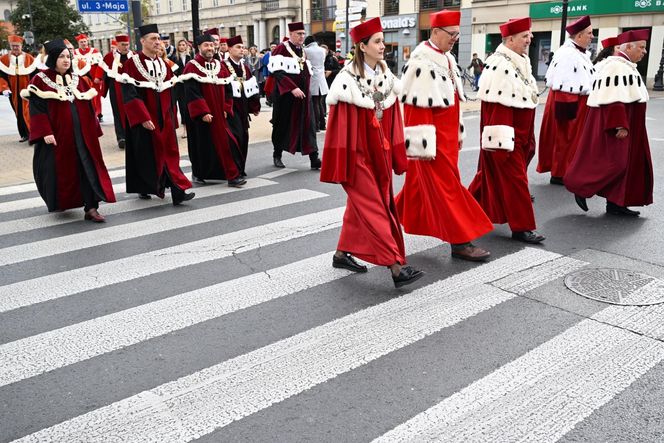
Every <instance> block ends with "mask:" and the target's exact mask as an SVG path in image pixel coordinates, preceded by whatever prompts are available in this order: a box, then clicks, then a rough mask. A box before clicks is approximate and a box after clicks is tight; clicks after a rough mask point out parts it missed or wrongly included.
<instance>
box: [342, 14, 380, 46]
mask: <svg viewBox="0 0 664 443" xmlns="http://www.w3.org/2000/svg"><path fill="white" fill-rule="evenodd" d="M377 32H383V23H381V21H380V17H374V18H372V19H369V20H367V21H366V22H363V23H360V24H359V25H357V26H355V27H354V28H353V29H351V30H350V38H352V39H353V43H358V42H360V41H362V40H364V39H365V38H367V37H371V36H372V35H374V34H375V33H377Z"/></svg>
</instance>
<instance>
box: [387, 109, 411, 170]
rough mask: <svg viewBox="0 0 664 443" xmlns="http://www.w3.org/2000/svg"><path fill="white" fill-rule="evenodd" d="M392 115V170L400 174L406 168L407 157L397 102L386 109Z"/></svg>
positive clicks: (390, 141) (390, 140)
mask: <svg viewBox="0 0 664 443" xmlns="http://www.w3.org/2000/svg"><path fill="white" fill-rule="evenodd" d="M388 111H389V114H390V115H391V116H392V120H391V131H390V136H389V138H390V139H389V143H390V144H391V146H392V170H394V173H395V174H397V175H401V174H403V173H404V172H406V169H408V158H407V157H406V142H405V140H404V131H403V123H402V121H403V120H402V118H401V106H399V102H397V103H395V104H394V105H392V107H391V108H389V109H388Z"/></svg>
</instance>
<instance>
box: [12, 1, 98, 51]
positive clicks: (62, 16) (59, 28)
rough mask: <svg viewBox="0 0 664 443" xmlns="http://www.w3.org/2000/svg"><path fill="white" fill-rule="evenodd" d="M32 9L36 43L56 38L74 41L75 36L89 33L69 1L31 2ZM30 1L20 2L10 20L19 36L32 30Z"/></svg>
mask: <svg viewBox="0 0 664 443" xmlns="http://www.w3.org/2000/svg"><path fill="white" fill-rule="evenodd" d="M30 2H31V7H32V23H33V28H34V29H32V32H34V34H35V42H36V43H44V42H45V41H47V40H52V39H54V38H66V39H69V41H74V36H75V35H77V34H80V33H82V32H88V31H89V29H88V26H87V25H86V24H85V23H83V17H82V16H81V14H80V13H79V12H78V11H77V10H76V9H74V8H72V7H71V6H70V3H69V0H30ZM28 11H29V9H28V0H18V2H17V4H16V8H15V9H14V11H13V12H12V13H11V15H10V17H9V19H10V20H11V22H12V24H13V25H14V27H15V28H16V33H17V34H23V32H25V31H29V30H30V18H29V12H28Z"/></svg>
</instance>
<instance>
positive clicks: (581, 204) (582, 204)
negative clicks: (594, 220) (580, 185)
mask: <svg viewBox="0 0 664 443" xmlns="http://www.w3.org/2000/svg"><path fill="white" fill-rule="evenodd" d="M574 201H575V202H576V204H577V205H579V208H581V209H582V210H583V212H588V204H587V203H586V199H585V198H583V197H581V196H580V195H577V194H574Z"/></svg>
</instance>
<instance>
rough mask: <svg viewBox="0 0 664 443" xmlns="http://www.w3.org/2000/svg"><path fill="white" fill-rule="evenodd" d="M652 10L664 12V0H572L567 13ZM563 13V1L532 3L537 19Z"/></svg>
mask: <svg viewBox="0 0 664 443" xmlns="http://www.w3.org/2000/svg"><path fill="white" fill-rule="evenodd" d="M652 12H664V0H572V1H570V2H569V4H568V5H567V14H568V15H569V16H570V17H574V16H581V15H610V14H638V13H652ZM562 13H563V3H562V2H549V3H534V4H531V5H530V17H532V18H535V19H537V18H558V17H560V16H561V15H562Z"/></svg>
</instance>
